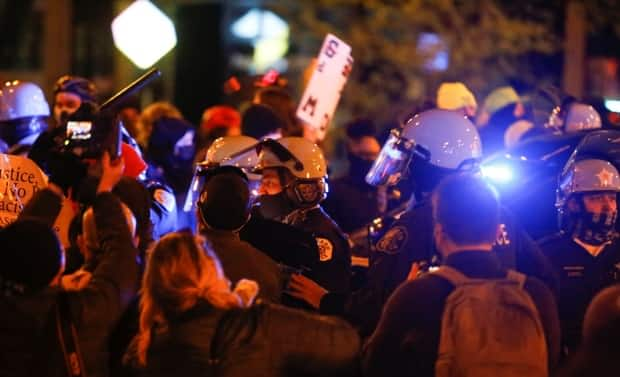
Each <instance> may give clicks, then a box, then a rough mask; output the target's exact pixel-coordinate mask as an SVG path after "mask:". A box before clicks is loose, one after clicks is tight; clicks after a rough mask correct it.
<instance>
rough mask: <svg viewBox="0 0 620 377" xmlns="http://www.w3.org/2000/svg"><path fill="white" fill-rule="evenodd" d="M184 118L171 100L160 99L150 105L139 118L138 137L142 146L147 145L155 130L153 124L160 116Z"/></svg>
mask: <svg viewBox="0 0 620 377" xmlns="http://www.w3.org/2000/svg"><path fill="white" fill-rule="evenodd" d="M163 117H166V118H175V119H183V114H181V111H179V109H177V108H176V107H175V106H174V105H173V104H171V103H170V102H165V101H159V102H153V103H152V104H150V105H148V106H147V107H146V108H145V109H144V110H142V113H141V114H140V118H139V119H138V123H137V128H138V135H137V137H136V139H137V140H138V143H140V145H141V146H143V147H147V146H148V143H149V138H150V137H151V133H152V132H153V124H155V122H156V121H157V120H159V119H160V118H163Z"/></svg>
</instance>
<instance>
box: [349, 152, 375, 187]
mask: <svg viewBox="0 0 620 377" xmlns="http://www.w3.org/2000/svg"><path fill="white" fill-rule="evenodd" d="M347 157H348V159H349V175H350V176H351V178H353V179H355V180H360V181H364V179H365V177H366V174H368V171H369V170H370V168H371V167H372V164H373V163H374V161H373V160H367V159H365V158H361V157H359V156H357V155H354V154H352V153H349V154H348V156H347Z"/></svg>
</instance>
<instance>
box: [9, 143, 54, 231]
mask: <svg viewBox="0 0 620 377" xmlns="http://www.w3.org/2000/svg"><path fill="white" fill-rule="evenodd" d="M46 186H47V177H46V176H45V174H43V172H42V171H41V169H39V167H38V166H37V164H36V163H34V161H32V160H29V159H27V158H26V157H21V156H14V155H8V154H1V153H0V227H4V226H6V225H8V224H10V223H11V222H13V221H14V220H15V219H17V217H18V216H19V214H20V213H21V211H22V210H23V209H24V206H25V205H26V203H28V201H30V199H32V197H33V195H34V194H35V193H36V192H37V191H38V190H41V189H42V188H44V187H46Z"/></svg>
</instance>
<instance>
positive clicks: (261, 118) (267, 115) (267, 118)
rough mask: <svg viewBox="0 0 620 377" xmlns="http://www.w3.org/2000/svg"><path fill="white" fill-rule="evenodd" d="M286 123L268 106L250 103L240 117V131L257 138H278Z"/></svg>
mask: <svg viewBox="0 0 620 377" xmlns="http://www.w3.org/2000/svg"><path fill="white" fill-rule="evenodd" d="M285 127H286V123H285V122H284V121H283V120H282V119H281V118H280V117H279V116H278V115H277V114H276V113H275V112H274V111H273V110H272V109H271V108H270V107H268V106H265V105H252V106H250V107H248V108H247V110H245V112H244V113H243V117H242V119H241V133H242V134H243V135H246V136H250V137H253V138H255V139H258V140H264V139H279V138H281V137H282V130H283V129H284V128H285Z"/></svg>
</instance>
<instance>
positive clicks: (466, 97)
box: [436, 82, 478, 119]
mask: <svg viewBox="0 0 620 377" xmlns="http://www.w3.org/2000/svg"><path fill="white" fill-rule="evenodd" d="M436 103H437V108H438V109H442V110H453V111H456V112H458V113H459V114H463V115H465V116H466V117H468V118H470V119H473V117H474V116H475V115H476V110H477V109H478V103H477V102H476V97H475V96H474V94H473V93H472V92H471V91H470V90H469V89H468V88H467V86H465V84H463V83H462V82H444V83H442V84H441V85H440V86H439V89H437V100H436Z"/></svg>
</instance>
